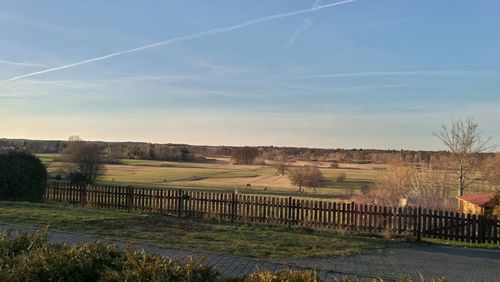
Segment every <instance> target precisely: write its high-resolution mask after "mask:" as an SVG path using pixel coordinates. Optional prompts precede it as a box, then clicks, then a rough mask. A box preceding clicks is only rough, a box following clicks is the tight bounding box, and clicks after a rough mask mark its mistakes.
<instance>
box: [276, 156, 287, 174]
mask: <svg viewBox="0 0 500 282" xmlns="http://www.w3.org/2000/svg"><path fill="white" fill-rule="evenodd" d="M273 167H274V169H275V170H276V172H277V173H278V174H279V175H281V176H284V175H285V173H286V171H287V169H288V157H287V156H286V155H285V154H280V155H279V156H277V157H276V162H275V163H274V164H273Z"/></svg>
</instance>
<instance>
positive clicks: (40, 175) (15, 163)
mask: <svg viewBox="0 0 500 282" xmlns="http://www.w3.org/2000/svg"><path fill="white" fill-rule="evenodd" d="M46 188H47V169H46V168H45V166H44V165H43V164H42V162H41V161H40V160H39V159H38V158H37V157H35V156H33V155H30V154H27V153H22V152H9V153H0V200H4V201H5V200H8V201H30V202H40V201H41V200H42V199H43V195H44V194H45V190H46Z"/></svg>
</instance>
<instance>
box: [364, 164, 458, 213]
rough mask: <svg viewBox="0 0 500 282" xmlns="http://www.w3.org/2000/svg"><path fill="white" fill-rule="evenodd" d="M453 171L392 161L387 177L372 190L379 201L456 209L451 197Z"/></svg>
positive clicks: (395, 204)
mask: <svg viewBox="0 0 500 282" xmlns="http://www.w3.org/2000/svg"><path fill="white" fill-rule="evenodd" d="M450 188H451V186H450V179H449V174H448V173H446V171H443V170H436V169H434V168H433V167H432V166H418V167H417V166H415V165H410V164H405V163H398V164H392V165H391V166H390V167H389V169H388V171H387V173H386V174H385V176H384V178H383V179H382V180H381V181H379V182H378V183H377V184H376V185H375V187H374V189H373V190H372V191H371V194H372V197H373V198H374V199H375V201H376V202H377V203H378V204H381V205H386V206H392V207H398V206H401V205H404V204H406V205H410V206H420V207H424V208H431V209H452V208H454V204H455V201H454V200H451V201H450V199H449V190H450Z"/></svg>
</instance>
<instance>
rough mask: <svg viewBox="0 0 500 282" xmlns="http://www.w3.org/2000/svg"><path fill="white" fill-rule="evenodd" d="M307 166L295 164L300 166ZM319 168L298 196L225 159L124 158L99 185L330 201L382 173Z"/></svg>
mask: <svg viewBox="0 0 500 282" xmlns="http://www.w3.org/2000/svg"><path fill="white" fill-rule="evenodd" d="M39 157H40V159H41V160H42V161H43V162H44V163H45V164H47V165H48V168H49V171H50V172H52V173H55V174H57V173H58V171H59V170H60V169H61V163H58V162H57V155H55V154H41V155H39ZM306 164H308V163H305V162H297V163H295V164H294V165H297V166H302V165H306ZM314 164H315V165H319V166H320V169H321V171H322V173H323V175H324V181H323V183H322V187H321V188H319V189H317V191H314V190H313V189H309V188H305V191H304V192H303V193H302V192H301V193H298V192H297V187H295V186H294V185H292V184H291V183H290V180H289V179H288V177H287V176H286V175H285V176H280V175H277V173H276V171H275V169H274V168H273V167H271V166H268V165H232V164H231V163H230V160H229V159H228V158H218V159H212V160H208V161H207V162H169V161H152V160H130V159H124V160H121V161H120V164H108V165H106V171H105V173H104V175H102V176H101V177H100V178H99V180H98V181H99V182H101V183H116V184H143V185H155V186H157V185H159V186H179V187H187V188H190V189H196V190H214V191H227V190H231V191H232V190H235V189H237V190H238V192H239V193H243V194H258V195H263V194H265V195H275V196H294V197H307V198H322V199H324V198H331V197H335V196H339V195H352V194H360V193H361V190H362V189H364V188H368V187H370V186H371V185H372V184H373V183H374V182H375V181H376V180H377V179H380V178H381V177H382V175H383V174H384V171H383V170H381V167H380V165H378V167H377V168H378V169H374V167H372V166H370V165H359V164H341V167H340V168H330V167H328V165H329V163H317V162H316V163H314ZM382 168H383V167H382ZM339 173H345V174H346V179H345V181H344V182H341V183H337V182H336V181H335V180H334V176H335V175H336V174H339Z"/></svg>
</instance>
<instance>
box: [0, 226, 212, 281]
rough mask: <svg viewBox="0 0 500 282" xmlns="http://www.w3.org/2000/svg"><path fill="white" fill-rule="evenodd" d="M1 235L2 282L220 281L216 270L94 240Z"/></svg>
mask: <svg viewBox="0 0 500 282" xmlns="http://www.w3.org/2000/svg"><path fill="white" fill-rule="evenodd" d="M12 237H13V236H11V234H7V233H3V234H0V281H191V282H197V281H200V282H201V281H220V280H221V278H220V276H219V273H218V271H217V270H216V269H214V268H212V267H208V266H204V265H202V264H197V263H195V262H194V261H193V259H191V258H188V259H186V261H185V262H184V263H179V262H175V261H172V260H170V259H168V258H165V257H162V256H153V255H151V254H148V253H146V252H140V251H137V250H136V249H134V248H125V249H123V250H120V249H118V248H117V247H116V246H115V245H113V244H103V243H100V242H94V243H91V244H87V245H74V246H72V247H69V246H66V245H60V244H47V240H46V239H47V238H46V233H45V234H42V233H34V234H32V235H26V234H17V235H16V236H15V237H14V238H12Z"/></svg>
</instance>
